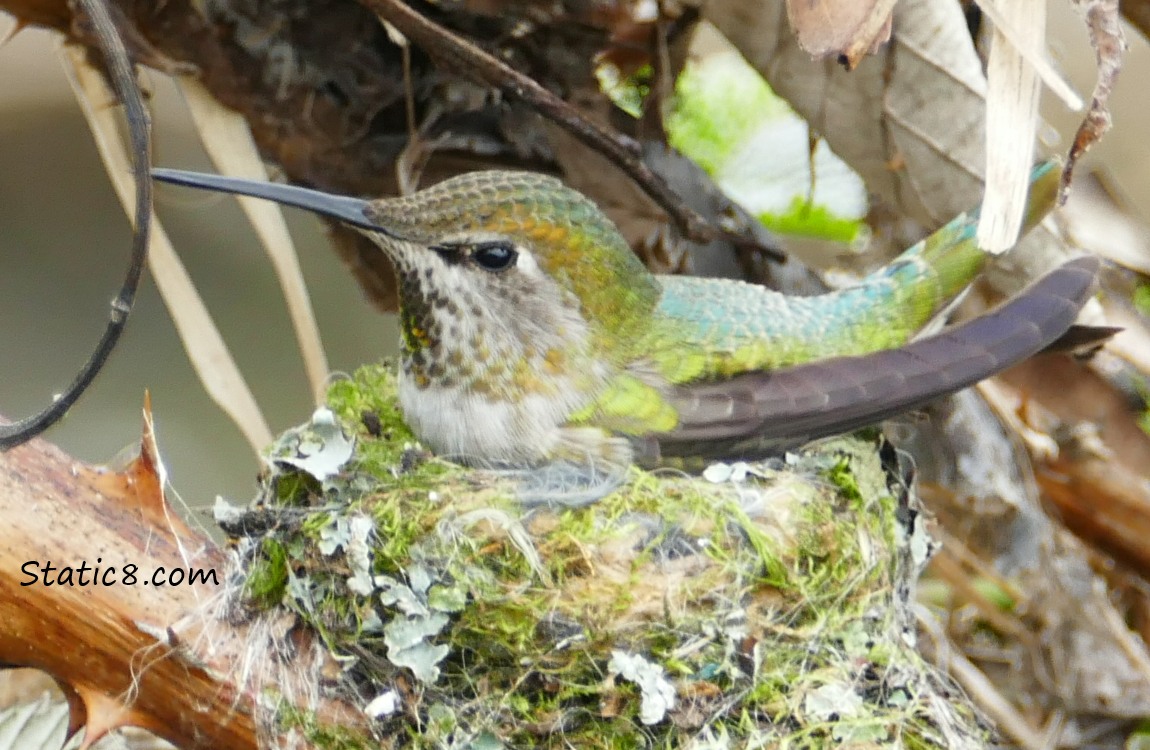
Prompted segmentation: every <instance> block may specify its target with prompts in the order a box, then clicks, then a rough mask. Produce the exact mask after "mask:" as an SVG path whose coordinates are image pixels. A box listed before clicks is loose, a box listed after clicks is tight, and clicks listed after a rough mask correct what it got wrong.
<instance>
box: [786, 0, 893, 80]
mask: <svg viewBox="0 0 1150 750" xmlns="http://www.w3.org/2000/svg"><path fill="white" fill-rule="evenodd" d="M894 3H895V0H868V2H861V1H860V0H787V18H788V19H789V20H790V22H791V28H792V29H794V32H795V36H796V37H798V40H799V45H800V46H802V48H803V49H804V50H806V51H807V52H809V53H810V54H811V55H812V56H813V57H816V58H818V57H826V56H827V55H835V57H837V58H838V59H839V60H840V61H841V62H842V63H843V64H844V65H845V66H846V67H847V69H848V70H849V69H853V68H854V67H855V66H857V65H858V63H859V60H861V59H862V57H863V55H866V54H874V52H876V51H877V50H878V48H879V46H880V45H882V44H884V43H885V42H886V41H887V40H888V39H890V29H891V9H892V8H893V7H894Z"/></svg>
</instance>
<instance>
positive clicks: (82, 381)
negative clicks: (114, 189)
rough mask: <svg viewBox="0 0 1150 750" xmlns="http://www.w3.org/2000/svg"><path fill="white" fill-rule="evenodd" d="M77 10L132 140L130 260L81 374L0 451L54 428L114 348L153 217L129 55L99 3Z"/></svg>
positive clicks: (82, 3) (147, 138)
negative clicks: (133, 178)
mask: <svg viewBox="0 0 1150 750" xmlns="http://www.w3.org/2000/svg"><path fill="white" fill-rule="evenodd" d="M76 7H77V9H78V10H79V11H80V13H82V14H83V15H84V16H86V17H87V19H88V20H89V21H90V22H91V24H92V30H93V32H94V33H95V38H96V43H97V46H98V47H99V49H100V53H101V54H102V55H103V58H104V65H105V67H106V69H107V71H108V77H109V79H110V81H111V83H112V87H113V89H114V90H115V92H116V96H117V97H118V98H119V99H120V102H121V103H122V104H123V106H124V113H125V116H126V117H127V121H128V132H129V135H130V138H131V142H132V168H133V169H134V170H135V172H136V206H135V210H136V220H135V226H134V229H133V232H132V254H131V260H130V261H129V264H128V272H127V274H126V275H125V276H124V284H123V286H122V287H120V293H119V294H118V295H117V296H116V298H115V299H114V300H112V307H111V311H110V313H109V316H108V325H107V327H106V328H105V329H104V335H103V336H102V337H101V338H100V341H99V343H98V344H97V345H96V349H95V351H93V352H92V354H91V356H90V357H88V361H87V362H85V363H84V365H83V366H82V367H81V368H80V372H79V373H77V375H76V378H75V379H74V380H73V381H72V383H71V384H70V385H69V386H68V388H67V389H66V390H65V391H64V392H63V393H61V394H60V395H58V396H56V397H55V398H54V399H53V400H52V403H51V404H49V405H48V407H47V408H45V409H44V410H43V411H41V412H40V413H39V414H35V415H33V416H31V417H27V418H26V419H22V420H20V421H19V422H15V423H13V424H7V425H0V450H7V449H9V448H13V447H15V446H17V445H20V444H21V443H26V442H27V441H29V440H31V439H32V438H34V437H36V436H37V435H39V434H40V433H41V432H43V431H44V430H46V429H48V428H49V427H51V426H52V425H54V424H55V423H56V422H58V421H59V420H60V419H61V418H62V417H63V416H64V414H66V413H67V411H68V409H69V408H71V406H72V404H74V403H76V401H77V400H78V399H79V398H80V396H81V395H83V393H84V391H85V390H87V388H88V386H89V385H91V384H92V381H93V380H94V379H95V378H96V375H98V374H99V373H100V370H101V369H103V367H104V363H105V362H107V360H108V357H109V356H110V355H111V353H112V350H113V349H115V347H116V342H117V341H119V339H120V334H121V333H123V331H124V326H125V325H127V322H128V316H129V314H130V313H131V312H132V304H133V303H134V302H135V299H136V289H137V288H138V287H139V285H140V275H141V274H142V273H143V270H144V262H145V260H146V258H147V253H148V242H149V239H150V235H151V216H152V182H151V180H150V179H148V174H149V170H150V169H151V163H150V158H149V153H150V150H151V127H150V126H151V123H150V121H149V118H148V112H147V110H146V109H145V108H144V100H143V98H142V97H141V96H140V90H139V87H138V86H137V85H136V78H135V75H134V72H133V66H132V61H131V60H130V59H129V57H128V51H127V49H126V48H125V47H124V43H123V40H122V39H121V38H120V34H119V32H118V31H117V29H116V24H115V23H114V22H113V21H112V17H111V14H110V13H109V12H108V7H107V5H106V4H105V3H104V0H77V1H76Z"/></svg>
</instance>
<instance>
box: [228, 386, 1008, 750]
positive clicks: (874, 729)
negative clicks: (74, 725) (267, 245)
mask: <svg viewBox="0 0 1150 750" xmlns="http://www.w3.org/2000/svg"><path fill="white" fill-rule="evenodd" d="M330 403H331V406H332V409H333V410H334V411H335V412H336V414H338V415H339V417H340V419H341V420H342V423H343V425H344V426H345V427H344V429H345V430H346V431H347V432H349V433H350V432H352V431H355V432H357V433H358V434H357V435H356V444H355V450H354V453H353V454H351V457H350V460H348V461H347V462H346V463H343V464H342V465H341V466H340V467H339V470H338V472H336V473H330V474H326V472H327V471H328V469H329V468H330V467H328V468H325V469H323V470H321V471H319V474H321V475H324V476H320V477H319V478H317V477H316V476H313V475H311V474H308V473H307V471H305V470H303V469H301V468H299V465H300V464H299V462H295V464H296V465H289V464H287V463H284V462H282V461H280V460H273V461H272V462H271V464H272V466H273V468H272V469H271V470H270V471H269V473H268V475H267V477H266V481H265V483H264V488H263V493H262V495H261V497H260V498H258V499H257V501H256V503H255V504H254V505H253V506H252V507H251V508H249V509H248V510H246V511H243V512H240V513H236V514H234V515H233V517H231V518H230V519H229V520H228V522H227V523H226V524H225V527H226V529H227V530H228V531H229V532H230V533H231V535H232V536H233V537H234V538H235V548H236V551H237V555H236V559H237V561H238V572H237V575H236V576H234V578H233V581H234V583H233V587H234V588H233V590H232V592H231V598H230V602H231V606H230V611H231V613H232V616H243V617H245V618H248V619H261V618H262V619H266V620H268V621H277V622H280V623H283V622H284V619H285V618H288V620H289V621H290V626H282V627H283V628H284V630H285V636H284V637H285V638H286V637H287V635H286V631H287V630H290V629H291V628H295V627H300V628H308V629H311V630H313V631H314V632H315V633H317V634H318V635H319V639H320V642H322V644H323V647H324V648H326V650H327V653H326V654H325V659H324V661H325V662H326V666H324V667H321V668H316V669H314V677H313V679H314V681H315V683H316V685H315V688H314V690H312V691H311V692H312V693H314V694H321V693H324V694H332V693H334V694H337V695H339V696H341V697H344V698H346V699H347V700H348V701H349V702H351V703H353V704H354V705H357V706H360V707H362V708H363V710H364V711H365V713H366V714H367V715H368V716H369V717H370V719H369V722H368V723H369V725H370V732H369V733H364V734H362V735H360V734H358V733H356V732H354V731H351V730H349V729H347V728H337V727H333V726H330V725H324V723H323V722H322V721H320V720H318V719H317V718H316V717H315V716H313V715H310V714H308V712H307V710H306V709H303V710H301V709H299V708H298V705H299V701H298V699H297V700H295V701H294V702H295V704H296V705H295V706H294V707H291V708H288V705H289V702H288V701H277V700H274V699H273V700H268V701H267V702H266V703H267V706H268V707H269V708H268V709H267V710H268V711H269V714H268V715H267V716H265V717H263V718H264V720H265V722H266V726H269V727H275V726H278V727H279V728H280V729H282V728H284V727H285V726H294V727H295V728H296V729H297V730H298V731H301V732H303V733H304V735H305V736H306V737H307V738H308V739H309V740H310V741H311V742H312V743H313V744H314V745H315V746H318V747H341V748H350V747H360V746H362V747H397V748H398V747H410V748H424V747H427V748H430V747H436V748H440V747H452V748H455V747H458V748H465V747H474V748H486V747H557V748H558V747H563V748H592V747H594V748H631V747H684V748H686V747H693V748H727V747H731V748H735V747H740V748H742V747H774V746H783V745H785V746H787V747H800V748H801V747H831V746H836V747H837V746H858V747H863V746H865V747H876V746H890V747H915V748H925V747H939V748H943V747H946V748H960V747H981V746H983V745H984V743H985V741H986V740H987V739H988V731H987V730H986V728H985V726H984V725H983V724H982V723H981V722H980V721H979V719H978V718H977V716H976V715H975V713H974V711H973V710H972V709H970V708H969V707H968V705H967V704H966V703H965V701H964V700H962V699H961V697H960V696H958V694H957V691H956V690H955V689H954V688H953V687H952V686H951V685H950V684H949V683H948V682H947V681H946V680H945V679H943V678H941V677H940V676H938V675H937V674H936V673H935V672H934V670H933V669H932V668H931V667H930V666H929V665H927V664H926V663H925V662H924V660H923V659H922V658H921V657H920V656H919V654H918V652H917V651H916V650H915V648H914V625H913V622H914V620H913V617H912V615H911V608H912V607H913V601H912V600H911V592H912V590H913V581H914V579H915V578H916V577H917V575H918V572H919V569H920V567H921V565H922V564H924V563H925V560H926V557H927V556H928V550H929V547H930V544H931V543H930V541H929V538H928V537H927V535H926V533H925V531H924V530H923V529H922V518H921V516H920V515H919V513H918V512H917V510H916V507H915V501H914V499H913V496H912V495H911V492H910V489H909V488H908V486H907V480H906V476H905V472H903V471H902V470H900V469H899V468H898V466H897V464H898V461H897V460H896V458H895V456H894V452H893V451H892V450H884V451H881V452H880V450H878V449H877V448H876V446H875V444H874V443H873V442H868V441H865V440H861V439H857V438H844V439H837V440H833V441H828V442H825V443H823V444H821V445H820V446H818V447H816V448H812V449H811V450H809V451H806V452H802V453H800V454H796V455H790V456H788V457H786V459H780V460H777V461H773V462H767V463H760V464H751V465H735V466H719V467H715V468H713V469H712V470H711V471H709V472H707V474H706V475H705V478H700V477H688V476H684V475H682V474H653V473H647V472H642V471H639V470H637V469H634V470H632V473H631V475H630V476H629V480H628V482H627V483H626V484H625V486H624V487H622V488H621V489H619V490H617V491H616V492H614V493H612V494H611V495H609V496H607V497H605V498H604V499H602V500H601V501H599V502H597V503H595V504H592V505H590V506H587V507H583V508H567V509H559V510H550V509H546V508H536V509H533V510H530V511H527V510H524V509H523V508H522V507H521V505H520V504H519V503H518V502H517V500H516V499H515V497H514V493H513V490H512V488H511V487H510V486H508V485H505V484H502V483H501V482H500V481H499V480H498V478H497V477H494V476H493V475H491V474H490V473H484V472H480V471H473V470H467V469H463V468H460V467H457V466H454V465H451V464H448V463H446V462H442V461H439V460H438V459H434V458H432V457H430V456H429V455H427V454H426V453H425V452H423V451H422V450H421V449H420V448H419V447H418V445H417V443H416V442H415V440H414V438H413V437H412V435H411V434H410V432H409V431H408V430H407V428H406V427H405V426H404V425H403V423H402V419H401V417H400V415H399V412H398V410H397V407H396V404H395V399H394V382H393V380H392V377H391V375H390V373H389V372H388V370H387V369H386V368H365V369H363V370H361V371H360V372H359V373H357V375H356V376H355V377H354V379H351V380H347V381H344V382H340V383H338V384H336V385H335V386H334V387H333V388H332V390H331V393H330ZM352 425H354V427H352ZM325 429H327V430H328V431H327V432H324V430H325ZM317 430H318V431H317ZM338 432H339V431H338V429H337V430H336V431H335V433H332V432H331V429H330V425H328V426H327V427H324V425H323V420H322V419H321V420H319V423H313V424H312V425H308V426H305V427H303V428H300V430H297V431H293V432H290V433H288V434H287V435H285V437H284V438H283V439H282V440H281V443H280V445H279V448H278V450H279V451H280V455H281V456H283V455H288V454H292V452H293V451H294V452H295V453H296V454H303V453H308V454H309V457H312V458H313V457H314V456H315V455H317V454H319V453H322V452H323V449H324V443H325V441H326V442H330V443H331V445H332V446H336V447H334V448H332V449H333V450H339V451H342V450H344V448H343V447H339V446H337V444H338V443H339V442H340V439H339V438H338V437H332V436H333V434H334V435H338ZM325 436H326V437H325ZM880 453H881V455H880ZM309 460H310V458H309ZM318 460H319V465H320V466H323V465H324V462H323V459H322V457H321V458H320V459H318ZM305 465H309V466H311V467H313V468H314V466H315V464H314V463H313V464H306V462H305ZM325 474H326V475H325ZM268 658H273V657H268ZM272 698H274V696H272ZM297 698H298V697H297Z"/></svg>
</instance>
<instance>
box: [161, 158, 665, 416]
mask: <svg viewBox="0 0 1150 750" xmlns="http://www.w3.org/2000/svg"><path fill="white" fill-rule="evenodd" d="M153 174H154V175H155V176H156V177H157V178H158V179H161V180H164V181H167V182H175V183H178V184H183V185H188V186H192V187H200V188H207V189H212V190H220V191H224V192H232V193H240V194H243V195H250V196H254V197H259V198H267V199H270V200H274V201H277V202H280V203H285V204H288V205H293V206H297V207H300V208H305V209H308V210H311V211H314V212H316V213H320V214H323V215H326V216H329V217H332V218H335V219H337V220H339V221H341V222H343V223H345V224H349V225H351V226H353V227H355V228H356V229H358V230H359V231H360V232H362V233H364V234H365V235H367V236H368V237H369V238H371V239H372V240H373V241H374V242H375V243H376V244H377V245H378V246H379V247H380V248H381V249H382V250H383V251H384V252H385V253H386V254H387V255H388V256H389V257H390V258H391V260H392V261H393V263H394V265H395V267H396V273H397V276H398V279H399V286H400V298H401V306H402V310H401V316H402V325H403V340H404V348H405V352H404V354H405V367H406V369H408V370H409V375H411V376H412V378H413V380H414V381H415V382H416V383H418V384H421V385H425V384H429V383H434V384H440V385H442V384H444V383H447V384H449V385H451V386H453V387H454V386H457V385H459V381H460V380H461V379H463V380H466V381H470V382H473V383H474V384H475V387H476V388H477V389H480V390H482V389H484V388H492V387H494V388H495V390H496V392H497V393H499V395H504V393H503V392H504V391H508V392H507V393H506V394H505V395H508V396H511V395H514V394H513V393H511V392H510V391H512V390H514V389H520V390H524V389H527V390H530V389H531V388H535V387H538V386H539V385H540V381H545V380H547V378H548V376H550V375H553V376H556V377H561V378H562V379H563V380H567V379H568V377H574V374H576V373H585V374H588V376H590V374H589V371H592V370H595V369H602V368H603V367H607V368H610V367H612V366H615V365H617V364H618V363H619V362H621V361H622V359H623V358H624V357H625V356H626V353H625V351H624V350H625V348H626V346H627V342H629V341H632V340H634V339H635V338H636V336H637V335H638V334H639V333H641V331H642V330H643V327H644V326H646V325H647V324H648V323H649V321H650V318H651V313H652V310H653V308H654V307H655V305H656V304H657V301H658V296H659V285H658V282H657V281H656V280H655V279H654V277H653V276H651V274H650V273H649V272H648V271H647V269H646V268H645V267H644V266H643V265H642V263H641V262H640V261H639V260H638V258H636V257H635V256H634V254H633V253H632V252H631V249H630V248H629V247H628V246H627V244H626V242H625V241H624V240H623V238H622V236H621V235H620V234H619V232H618V230H617V229H616V227H615V225H614V224H613V223H612V222H611V220H610V219H608V218H607V217H606V215H604V214H603V212H602V211H601V210H600V209H599V208H598V207H597V206H596V205H595V204H594V203H592V202H591V201H590V200H589V199H587V198H586V197H584V196H583V195H582V194H580V193H578V192H576V191H574V190H572V189H570V188H568V187H566V186H565V185H564V184H563V183H562V182H560V181H559V180H557V179H555V178H552V177H547V176H544V175H539V174H535V173H530V172H501V171H489V172H473V173H469V174H463V175H460V176H457V177H453V178H451V179H448V180H446V181H444V182H442V183H439V184H438V185H434V186H432V187H430V188H427V189H425V190H421V191H419V192H418V193H415V194H414V195H412V196H409V197H404V198H388V199H382V200H378V201H364V200H361V199H357V198H349V197H342V196H335V195H331V194H328V193H322V192H319V191H315V190H309V189H306V188H300V187H296V186H292V185H281V184H271V183H261V182H254V181H250V180H240V179H235V178H228V177H220V176H216V175H203V174H195V173H189V172H180V171H176V170H162V169H157V170H154V171H153ZM588 358H592V359H595V360H601V361H596V362H595V363H590V362H589V361H588ZM592 364H594V366H592ZM600 377H601V376H600ZM509 378H510V379H515V380H516V382H510V381H508V382H506V383H504V382H503V381H504V380H507V379H509ZM596 379H599V378H596Z"/></svg>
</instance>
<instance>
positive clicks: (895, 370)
mask: <svg viewBox="0 0 1150 750" xmlns="http://www.w3.org/2000/svg"><path fill="white" fill-rule="evenodd" d="M1098 266H1099V264H1098V259H1097V258H1094V257H1082V258H1077V259H1074V260H1071V261H1069V262H1067V263H1065V264H1063V265H1062V266H1060V267H1059V268H1057V269H1055V270H1053V271H1051V272H1050V273H1048V274H1046V275H1045V276H1043V277H1042V278H1040V279H1038V280H1037V281H1036V282H1034V283H1033V284H1031V285H1030V286H1029V287H1027V288H1026V289H1025V290H1023V291H1022V292H1021V293H1020V294H1018V295H1017V296H1016V297H1014V298H1012V299H1010V300H1009V301H1007V302H1006V303H1004V304H1003V305H1001V306H1000V307H998V308H996V309H995V310H993V311H991V312H989V313H986V314H985V315H982V316H980V317H977V318H975V319H973V320H970V321H967V322H965V323H962V324H960V325H957V326H954V327H952V328H949V329H947V330H944V331H942V332H940V333H938V334H935V335H933V336H928V337H926V338H923V339H919V340H917V341H914V342H911V343H909V344H906V345H904V346H902V347H900V348H898V349H887V350H884V351H879V352H875V353H872V354H866V355H862V356H854V357H837V358H833V359H827V360H822V361H818V362H812V363H809V364H803V365H797V366H794V367H789V368H784V369H781V370H775V371H771V372H750V373H745V374H742V375H738V376H735V377H733V378H729V379H726V380H721V381H714V382H710V383H700V384H694V385H683V386H678V387H677V388H676V389H675V391H673V392H672V393H671V395H670V399H671V403H672V404H673V405H674V407H675V408H676V409H677V410H678V412H679V416H680V419H679V425H678V427H677V428H676V429H675V430H674V431H672V432H669V433H666V434H665V435H660V436H659V447H660V451H661V452H662V454H663V455H682V451H683V450H686V451H687V452H691V453H694V452H698V450H699V448H700V446H699V443H700V442H712V441H714V442H717V443H718V445H717V446H715V447H718V448H719V452H720V453H723V454H724V455H732V454H743V453H748V454H749V453H753V452H764V451H763V450H762V449H763V448H764V447H765V448H766V450H768V451H777V450H781V449H783V448H786V447H793V446H795V445H798V444H801V443H803V442H806V441H808V440H813V439H815V438H819V437H823V436H826V435H833V434H836V433H841V432H848V431H850V430H853V429H857V428H860V427H864V426H867V425H871V424H875V423H877V422H880V421H882V420H883V419H887V418H889V417H892V416H895V415H897V414H900V413H903V412H906V411H909V410H912V409H916V408H919V407H921V406H923V405H925V404H926V403H928V402H930V401H932V400H933V399H935V398H938V397H939V396H943V395H947V394H950V393H954V392H955V391H958V390H961V389H963V388H966V387H967V386H970V385H973V384H974V383H977V382H978V381H980V380H983V379H985V378H988V377H990V376H992V375H994V374H995V373H998V372H1000V371H1002V370H1004V369H1006V368H1008V367H1010V366H1011V365H1013V364H1015V363H1017V362H1019V361H1021V360H1023V359H1026V358H1027V357H1030V356H1031V355H1033V354H1036V353H1038V352H1040V351H1042V350H1043V349H1045V348H1046V347H1048V346H1049V345H1051V344H1052V343H1054V342H1055V341H1057V340H1059V338H1060V337H1061V336H1062V335H1063V334H1064V333H1065V332H1066V331H1067V330H1068V329H1069V328H1070V326H1071V325H1073V323H1074V320H1075V318H1076V317H1077V315H1078V311H1079V310H1080V309H1081V308H1082V306H1083V305H1084V304H1085V303H1086V301H1087V300H1088V299H1089V298H1090V296H1091V294H1092V293H1093V290H1094V286H1095V280H1096V277H1097V274H1098ZM756 446H757V447H759V449H760V450H758V451H756V450H755V447H756ZM727 449H730V454H728V453H726V450H727Z"/></svg>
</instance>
